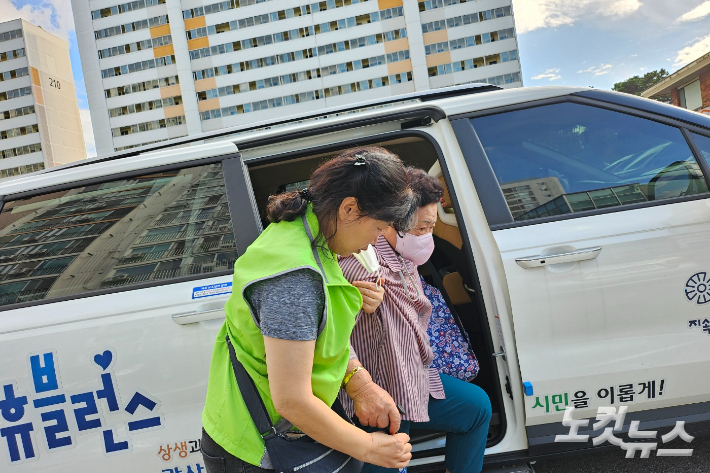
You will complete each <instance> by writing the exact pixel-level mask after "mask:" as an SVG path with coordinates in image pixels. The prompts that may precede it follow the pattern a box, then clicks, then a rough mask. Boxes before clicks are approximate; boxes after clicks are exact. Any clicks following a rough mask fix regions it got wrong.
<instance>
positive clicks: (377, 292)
mask: <svg viewBox="0 0 710 473" xmlns="http://www.w3.org/2000/svg"><path fill="white" fill-rule="evenodd" d="M352 284H353V286H355V287H356V288H357V289H358V291H360V294H362V310H363V312H365V313H366V314H374V313H375V311H376V310H377V308H378V307H379V306H380V304H382V301H383V300H384V298H385V288H384V287H382V286H380V287H379V289H378V288H377V284H375V283H374V282H368V281H353V283H352Z"/></svg>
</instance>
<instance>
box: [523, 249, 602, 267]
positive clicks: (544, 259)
mask: <svg viewBox="0 0 710 473" xmlns="http://www.w3.org/2000/svg"><path fill="white" fill-rule="evenodd" d="M601 251H602V247H601V246H595V247H593V248H582V249H581V250H577V251H570V252H569V253H560V254H557V255H538V256H525V257H523V258H515V262H516V263H518V266H520V267H521V268H523V269H530V268H539V267H542V266H548V265H551V264H560V263H572V262H574V261H587V260H590V259H594V258H596V257H597V256H599V253H601Z"/></svg>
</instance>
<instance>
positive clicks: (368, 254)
mask: <svg viewBox="0 0 710 473" xmlns="http://www.w3.org/2000/svg"><path fill="white" fill-rule="evenodd" d="M353 256H354V257H355V259H356V260H358V262H359V263H360V264H361V265H362V267H363V268H365V271H367V272H368V273H370V274H372V273H374V272H378V274H377V276H378V277H377V288H378V289H379V287H380V278H379V270H380V263H379V262H378V261H377V253H375V249H374V248H373V247H372V245H367V248H366V249H364V250H361V251H360V252H359V253H353Z"/></svg>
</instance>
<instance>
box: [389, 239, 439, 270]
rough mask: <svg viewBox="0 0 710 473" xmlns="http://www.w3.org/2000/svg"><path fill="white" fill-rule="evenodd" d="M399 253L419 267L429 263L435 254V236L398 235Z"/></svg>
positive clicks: (397, 248)
mask: <svg viewBox="0 0 710 473" xmlns="http://www.w3.org/2000/svg"><path fill="white" fill-rule="evenodd" d="M395 249H396V250H397V253H399V254H400V255H402V258H404V259H408V260H409V261H411V262H412V263H414V264H416V265H417V266H421V265H423V264H424V263H426V262H427V260H428V259H429V258H430V257H431V254H432V253H433V252H434V236H433V235H432V234H431V233H425V234H424V235H412V234H411V233H405V234H404V236H403V237H402V236H399V235H397V246H396V248H395Z"/></svg>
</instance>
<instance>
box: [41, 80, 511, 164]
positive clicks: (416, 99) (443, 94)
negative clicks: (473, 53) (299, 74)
mask: <svg viewBox="0 0 710 473" xmlns="http://www.w3.org/2000/svg"><path fill="white" fill-rule="evenodd" d="M494 90H502V88H501V87H498V86H496V85H491V84H482V83H480V84H479V83H473V84H465V85H459V86H454V87H443V88H440V89H434V90H424V91H420V92H413V93H410V94H402V95H393V96H391V97H386V98H379V99H374V100H368V101H363V102H356V103H351V104H347V105H341V106H336V107H327V108H323V109H321V110H319V111H317V112H307V113H301V114H295V115H288V116H286V117H284V118H276V119H270V120H264V121H260V122H256V123H249V124H244V125H237V126H233V127H227V128H220V129H219V130H214V131H208V132H204V133H199V134H196V135H189V136H185V137H181V138H175V139H171V140H167V141H161V142H158V143H152V144H149V145H145V146H139V147H136V148H131V149H129V150H125V151H117V152H114V153H109V154H104V155H101V156H95V157H93V158H88V159H85V160H81V161H74V162H71V163H67V164H64V165H61V166H56V167H52V168H49V169H46V170H44V171H40V172H54V171H57V170H60V169H66V168H69V167H74V166H85V165H87V164H92V163H96V162H101V161H106V160H113V159H121V158H126V157H130V156H136V155H139V154H143V153H146V152H150V151H154V150H158V149H162V148H165V147H166V146H168V147H177V146H184V145H188V144H191V143H196V142H200V141H213V140H221V139H228V137H233V136H236V135H243V134H246V133H256V132H258V131H263V130H268V129H273V128H277V127H282V126H285V125H290V124H297V123H302V122H306V121H316V120H327V119H329V118H332V117H337V116H341V115H345V114H354V113H358V112H362V111H366V110H372V109H377V108H387V107H392V106H396V105H401V104H407V103H423V102H430V101H433V100H440V99H444V98H449V97H461V96H466V95H471V94H478V93H481V92H490V91H494Z"/></svg>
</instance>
